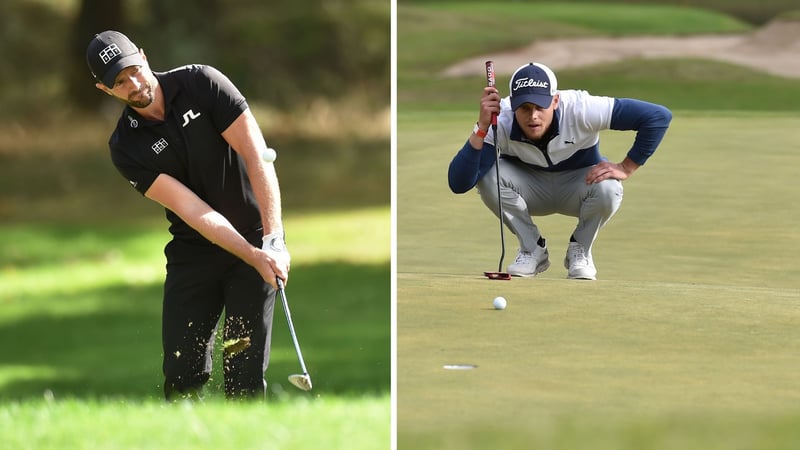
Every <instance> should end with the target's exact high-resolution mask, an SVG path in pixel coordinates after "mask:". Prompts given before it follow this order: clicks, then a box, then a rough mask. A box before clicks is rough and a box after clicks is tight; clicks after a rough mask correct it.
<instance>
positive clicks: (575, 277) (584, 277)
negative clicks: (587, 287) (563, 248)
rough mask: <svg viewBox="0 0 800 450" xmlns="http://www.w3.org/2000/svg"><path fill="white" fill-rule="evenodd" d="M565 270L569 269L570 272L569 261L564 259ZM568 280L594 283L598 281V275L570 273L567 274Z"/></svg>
mask: <svg viewBox="0 0 800 450" xmlns="http://www.w3.org/2000/svg"><path fill="white" fill-rule="evenodd" d="M564 268H565V269H567V271H569V261H568V260H567V259H564ZM567 279H569V280H591V281H594V280H597V276H596V275H570V274H569V273H567Z"/></svg>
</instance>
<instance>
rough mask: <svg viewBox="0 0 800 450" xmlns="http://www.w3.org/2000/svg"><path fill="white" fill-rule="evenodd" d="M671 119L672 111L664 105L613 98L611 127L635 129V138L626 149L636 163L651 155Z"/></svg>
mask: <svg viewBox="0 0 800 450" xmlns="http://www.w3.org/2000/svg"><path fill="white" fill-rule="evenodd" d="M671 120H672V113H671V112H670V110H669V109H667V108H665V107H664V106H661V105H656V104H655V103H648V102H645V101H641V100H635V99H631V98H617V99H614V110H613V112H612V113H611V129H612V130H636V139H634V141H633V146H632V147H631V149H630V150H628V157H629V158H630V159H632V160H633V161H634V162H635V163H636V164H639V165H642V164H644V163H645V162H646V161H647V159H648V158H650V156H652V155H653V153H654V152H655V151H656V148H657V147H658V144H660V143H661V139H662V138H663V137H664V134H665V133H666V132H667V128H669V123H670V121H671Z"/></svg>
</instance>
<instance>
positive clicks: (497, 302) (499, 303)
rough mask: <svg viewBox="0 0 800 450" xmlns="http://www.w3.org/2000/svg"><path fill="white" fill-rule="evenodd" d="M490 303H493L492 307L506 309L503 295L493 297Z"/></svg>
mask: <svg viewBox="0 0 800 450" xmlns="http://www.w3.org/2000/svg"><path fill="white" fill-rule="evenodd" d="M492 305H494V309H506V299H505V298H503V297H495V298H494V301H493V302H492Z"/></svg>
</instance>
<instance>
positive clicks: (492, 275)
mask: <svg viewBox="0 0 800 450" xmlns="http://www.w3.org/2000/svg"><path fill="white" fill-rule="evenodd" d="M486 85H487V86H489V87H494V85H495V80H494V62H492V61H486ZM492 133H493V136H494V147H495V153H494V170H495V175H496V178H497V208H498V212H499V214H498V217H499V218H500V262H499V263H498V264H497V272H483V274H484V275H485V276H486V278H488V279H490V280H510V279H511V275H510V274H508V273H506V272H503V259H504V258H505V256H506V240H505V236H504V232H503V202H502V200H501V199H500V144H499V143H498V142H497V114H494V113H493V114H492Z"/></svg>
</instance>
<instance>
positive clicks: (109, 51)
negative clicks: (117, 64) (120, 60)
mask: <svg viewBox="0 0 800 450" xmlns="http://www.w3.org/2000/svg"><path fill="white" fill-rule="evenodd" d="M121 54H122V50H120V49H119V47H117V44H111V45H109V46H108V47H106V48H104V49H103V50H101V51H100V53H98V56H100V59H101V60H102V61H103V64H108V63H110V62H111V60H112V59H114V57H115V56H119V55H121Z"/></svg>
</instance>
